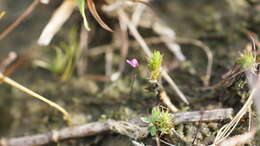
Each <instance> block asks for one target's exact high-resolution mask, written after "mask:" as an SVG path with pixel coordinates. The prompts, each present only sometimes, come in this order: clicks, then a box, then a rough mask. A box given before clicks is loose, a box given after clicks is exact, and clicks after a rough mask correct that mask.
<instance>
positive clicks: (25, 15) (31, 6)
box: [0, 0, 40, 41]
mask: <svg viewBox="0 0 260 146" xmlns="http://www.w3.org/2000/svg"><path fill="white" fill-rule="evenodd" d="M39 3H40V1H39V0H34V1H33V2H32V3H31V5H30V6H29V7H28V8H27V9H26V10H25V11H24V12H23V13H22V14H21V15H20V16H19V17H18V18H17V19H16V20H15V21H14V22H13V23H12V24H11V25H10V26H9V27H7V28H6V29H5V30H4V31H3V32H2V33H1V34H0V41H1V40H3V39H4V38H5V37H6V36H7V35H8V34H9V33H11V32H12V31H13V30H14V29H15V28H16V27H17V26H18V25H19V24H20V23H21V22H22V21H23V20H24V19H25V18H26V17H27V16H28V15H30V14H31V13H32V11H33V10H34V9H35V8H36V6H37V5H38V4H39Z"/></svg>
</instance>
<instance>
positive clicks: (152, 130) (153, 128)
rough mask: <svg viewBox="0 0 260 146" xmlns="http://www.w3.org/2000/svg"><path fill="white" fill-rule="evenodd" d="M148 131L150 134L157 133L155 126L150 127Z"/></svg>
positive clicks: (154, 134)
mask: <svg viewBox="0 0 260 146" xmlns="http://www.w3.org/2000/svg"><path fill="white" fill-rule="evenodd" d="M149 131H150V133H151V135H152V136H156V134H157V129H156V127H155V126H152V127H150V129H149Z"/></svg>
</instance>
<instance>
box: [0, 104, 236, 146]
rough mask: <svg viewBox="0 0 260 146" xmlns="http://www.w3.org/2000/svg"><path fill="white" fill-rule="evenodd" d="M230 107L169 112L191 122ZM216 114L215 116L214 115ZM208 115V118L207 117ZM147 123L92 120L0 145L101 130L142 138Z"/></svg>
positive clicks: (225, 114) (224, 114) (221, 115)
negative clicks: (91, 121)
mask: <svg viewBox="0 0 260 146" xmlns="http://www.w3.org/2000/svg"><path fill="white" fill-rule="evenodd" d="M232 113H233V110H232V109H217V110H209V111H204V113H203V116H202V117H201V111H193V112H181V113H176V114H171V116H173V117H174V120H175V121H174V122H177V123H183V122H193V121H199V120H201V121H212V120H223V119H228V118H230V117H231V116H232ZM216 115H217V116H216ZM209 117H210V118H209ZM148 126H149V125H148V124H147V123H144V122H143V121H142V120H141V119H140V118H134V119H131V120H129V121H114V120H107V121H105V122H94V123H89V124H85V125H80V126H74V127H69V128H64V129H61V130H52V131H50V132H46V133H42V134H36V135H31V136H23V137H17V138H2V139H1V140H0V146H34V145H44V144H48V143H52V142H58V141H61V140H66V139H71V138H80V137H86V136H92V135H96V134H100V133H103V132H108V131H110V132H114V133H118V134H122V135H126V136H129V137H130V138H133V139H136V140H137V139H143V138H145V137H147V136H148V134H149V132H148Z"/></svg>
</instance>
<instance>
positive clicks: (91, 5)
mask: <svg viewBox="0 0 260 146" xmlns="http://www.w3.org/2000/svg"><path fill="white" fill-rule="evenodd" d="M87 5H88V8H89V11H90V13H91V14H92V16H93V17H94V18H95V19H96V21H97V22H98V23H99V25H100V26H101V27H103V28H104V29H105V30H107V31H110V32H113V30H112V29H111V28H110V27H109V26H108V25H107V24H106V23H105V22H104V21H103V20H102V19H101V17H100V16H99V15H98V12H97V9H96V6H95V4H94V2H93V0H87Z"/></svg>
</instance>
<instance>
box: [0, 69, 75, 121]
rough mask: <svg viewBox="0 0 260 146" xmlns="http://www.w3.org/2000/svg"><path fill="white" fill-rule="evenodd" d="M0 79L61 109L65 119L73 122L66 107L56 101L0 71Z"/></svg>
mask: <svg viewBox="0 0 260 146" xmlns="http://www.w3.org/2000/svg"><path fill="white" fill-rule="evenodd" d="M0 79H2V81H3V82H5V83H7V84H9V85H11V86H13V87H15V88H17V89H19V90H21V91H22V92H24V93H27V94H29V95H31V96H32V97H34V98H37V99H39V100H42V101H43V102H45V103H47V104H49V105H50V106H52V107H54V108H56V109H57V110H59V111H60V112H61V113H62V114H63V116H64V117H63V118H64V120H66V121H67V122H68V124H71V117H70V115H69V113H68V112H67V111H66V110H65V109H63V108H62V107H61V106H59V105H58V104H56V103H54V102H52V101H50V100H48V99H46V98H44V97H43V96H41V95H39V94H37V93H35V92H33V91H32V90H30V89H28V88H26V87H24V86H22V85H21V84H19V83H17V82H16V81H14V80H12V79H11V78H9V77H7V76H4V75H3V74H2V73H1V72H0Z"/></svg>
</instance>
